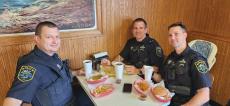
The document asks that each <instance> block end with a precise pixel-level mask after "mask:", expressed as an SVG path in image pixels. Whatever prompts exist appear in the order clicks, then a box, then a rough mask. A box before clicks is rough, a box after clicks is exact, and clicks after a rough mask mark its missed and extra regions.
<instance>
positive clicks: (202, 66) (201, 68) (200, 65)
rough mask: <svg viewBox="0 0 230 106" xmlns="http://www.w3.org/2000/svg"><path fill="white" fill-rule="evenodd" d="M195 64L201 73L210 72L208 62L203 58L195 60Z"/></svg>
mask: <svg viewBox="0 0 230 106" xmlns="http://www.w3.org/2000/svg"><path fill="white" fill-rule="evenodd" d="M195 66H196V69H197V70H198V71H199V72H200V73H207V72H208V67H207V64H206V63H205V61H203V60H198V61H197V62H195Z"/></svg>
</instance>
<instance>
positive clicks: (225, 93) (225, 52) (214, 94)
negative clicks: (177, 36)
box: [188, 32, 230, 105]
mask: <svg viewBox="0 0 230 106" xmlns="http://www.w3.org/2000/svg"><path fill="white" fill-rule="evenodd" d="M216 36H219V35H209V34H207V33H202V32H191V33H190V35H189V37H188V38H189V39H188V41H191V40H193V39H204V40H208V41H211V42H213V43H215V44H216V45H217V47H218V51H217V55H216V59H217V60H216V63H215V65H214V66H213V68H212V69H211V73H212V74H213V75H214V78H215V81H214V83H213V86H212V89H211V99H212V100H214V101H216V102H218V103H220V104H222V105H226V103H227V101H228V100H229V98H230V92H229V88H230V81H229V76H230V69H229V68H228V66H229V64H230V60H229V58H230V41H229V40H222V38H218V37H216Z"/></svg>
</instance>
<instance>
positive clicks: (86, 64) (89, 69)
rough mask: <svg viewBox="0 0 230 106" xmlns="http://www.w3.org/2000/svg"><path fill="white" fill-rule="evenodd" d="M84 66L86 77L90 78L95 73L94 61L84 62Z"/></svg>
mask: <svg viewBox="0 0 230 106" xmlns="http://www.w3.org/2000/svg"><path fill="white" fill-rule="evenodd" d="M83 65H84V70H85V77H86V78H89V77H90V76H91V74H92V72H93V68H92V60H84V61H83Z"/></svg>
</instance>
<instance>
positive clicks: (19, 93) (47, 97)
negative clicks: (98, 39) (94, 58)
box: [3, 21, 74, 106]
mask: <svg viewBox="0 0 230 106" xmlns="http://www.w3.org/2000/svg"><path fill="white" fill-rule="evenodd" d="M34 40H35V42H36V46H35V47H34V49H33V50H32V51H31V52H30V53H28V54H27V55H24V56H23V57H21V58H19V60H18V63H17V68H16V70H17V72H16V74H15V78H14V81H13V84H12V86H11V88H10V90H9V91H8V94H7V97H6V99H5V100H4V104H3V106H19V105H21V104H22V103H31V104H32V105H33V106H64V105H71V104H72V103H71V102H72V101H71V100H72V96H73V93H72V86H71V74H70V72H69V69H68V67H67V65H66V63H65V62H63V61H62V60H61V59H60V58H59V56H58V54H56V52H57V51H58V49H59V47H60V34H59V30H58V27H57V26H56V25H55V24H54V23H52V22H48V21H45V22H41V23H39V24H38V25H37V27H36V31H35V37H34ZM72 105H74V104H72Z"/></svg>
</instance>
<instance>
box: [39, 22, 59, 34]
mask: <svg viewBox="0 0 230 106" xmlns="http://www.w3.org/2000/svg"><path fill="white" fill-rule="evenodd" d="M44 26H47V27H49V28H58V26H57V25H56V24H54V23H53V22H50V21H43V22H40V23H39V24H38V25H37V27H36V29H35V35H36V36H40V34H41V31H42V27H44Z"/></svg>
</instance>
